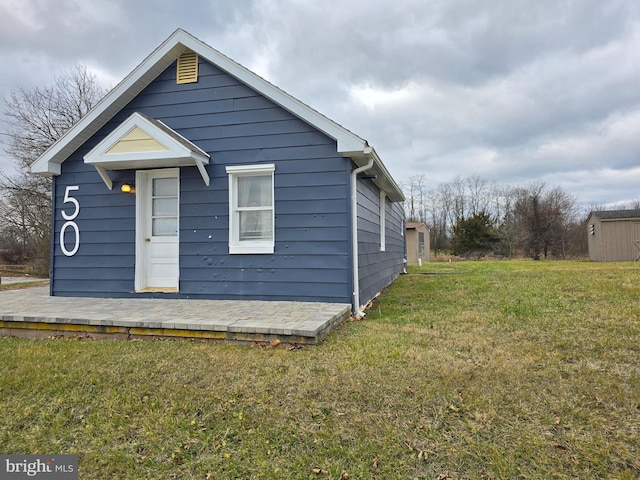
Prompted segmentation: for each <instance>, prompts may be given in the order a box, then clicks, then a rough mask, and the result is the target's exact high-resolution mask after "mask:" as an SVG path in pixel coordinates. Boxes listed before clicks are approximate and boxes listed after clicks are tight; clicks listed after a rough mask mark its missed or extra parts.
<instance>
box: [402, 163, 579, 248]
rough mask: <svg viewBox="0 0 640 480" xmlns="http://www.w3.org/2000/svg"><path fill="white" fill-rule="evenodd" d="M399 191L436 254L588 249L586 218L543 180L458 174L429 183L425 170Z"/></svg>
mask: <svg viewBox="0 0 640 480" xmlns="http://www.w3.org/2000/svg"><path fill="white" fill-rule="evenodd" d="M403 191H404V193H405V198H406V200H405V213H406V217H407V219H408V221H415V222H423V223H425V224H426V225H427V226H428V227H429V228H430V230H431V248H432V250H433V251H434V254H435V255H438V254H440V253H452V254H454V255H461V256H483V255H487V254H494V255H496V256H500V257H515V256H525V257H530V258H533V259H536V260H537V259H541V258H569V257H578V256H583V255H586V253H587V237H586V230H585V223H584V221H585V218H581V216H580V213H579V212H578V208H577V203H576V199H575V197H574V196H572V195H571V194H569V193H567V192H565V191H564V190H562V189H561V188H560V187H550V186H547V185H546V184H544V183H542V182H533V183H531V184H528V185H524V186H509V185H500V184H497V183H495V182H490V181H488V180H486V179H484V178H482V177H480V176H469V177H461V176H458V177H456V178H455V179H454V180H452V181H450V182H444V183H440V184H439V185H437V186H436V187H435V188H433V187H432V186H431V185H429V182H428V177H427V176H425V175H415V176H413V177H411V178H410V179H409V180H408V181H407V182H406V183H405V184H404V185H403ZM582 217H584V215H583V216H582Z"/></svg>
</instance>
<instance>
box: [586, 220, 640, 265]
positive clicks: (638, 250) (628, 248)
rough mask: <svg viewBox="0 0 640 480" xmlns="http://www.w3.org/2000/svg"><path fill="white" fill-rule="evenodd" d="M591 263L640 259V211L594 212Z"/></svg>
mask: <svg viewBox="0 0 640 480" xmlns="http://www.w3.org/2000/svg"><path fill="white" fill-rule="evenodd" d="M587 237H588V243H589V260H591V261H593V262H624V261H633V260H636V261H637V260H640V210H610V211H601V212H599V211H594V212H591V213H590V214H589V217H588V219H587Z"/></svg>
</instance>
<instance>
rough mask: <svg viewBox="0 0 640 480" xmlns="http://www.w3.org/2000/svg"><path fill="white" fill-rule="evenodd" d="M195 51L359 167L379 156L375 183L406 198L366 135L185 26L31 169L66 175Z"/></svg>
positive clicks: (373, 171) (395, 197)
mask: <svg viewBox="0 0 640 480" xmlns="http://www.w3.org/2000/svg"><path fill="white" fill-rule="evenodd" d="M189 50H191V51H193V52H196V53H197V54H198V55H200V56H201V57H203V58H204V59H206V60H207V61H208V62H210V63H212V64H213V65H215V66H217V67H218V68H220V69H222V70H224V71H225V72H227V73H228V74H230V75H231V76H233V77H235V78H237V79H238V80H240V81H241V82H243V83H244V84H246V85H247V86H249V87H251V88H253V89H254V90H255V91H256V92H258V93H260V94H261V95H264V96H265V97H267V98H269V99H270V100H271V101H273V102H275V103H276V104H278V105H279V106H281V107H282V108H284V109H285V110H287V111H289V112H290V113H292V114H293V115H295V116H297V117H298V118H300V119H301V120H303V121H305V122H307V123H308V124H310V125H311V126H313V127H315V128H317V129H318V130H320V131H321V132H323V133H325V134H326V135H327V136H329V137H331V138H333V139H334V140H335V141H336V143H337V152H338V154H340V155H341V156H343V157H349V158H351V159H352V160H353V161H354V163H355V164H356V165H358V166H362V165H366V164H367V163H368V162H369V159H371V158H373V159H374V166H373V167H372V168H371V169H370V170H368V173H371V174H372V175H375V176H376V178H375V180H374V182H375V183H376V184H377V185H378V186H379V188H381V189H382V190H384V191H385V192H386V193H387V196H388V197H389V198H390V199H391V200H392V201H403V200H404V195H403V193H402V190H401V189H400V187H399V186H398V184H397V183H396V182H395V180H394V179H393V178H392V177H391V175H390V173H389V171H388V170H387V168H386V167H385V166H384V164H383V163H382V161H381V160H380V157H379V156H378V154H377V153H376V151H375V150H374V149H373V148H372V147H371V146H370V145H369V143H368V142H367V141H366V140H365V139H363V138H361V137H359V136H358V135H356V134H354V133H353V132H351V131H349V130H347V129H346V128H344V127H343V126H341V125H339V124H337V123H336V122H334V121H333V120H331V119H329V118H327V117H325V116H324V115H322V114H321V113H319V112H318V111H316V110H314V109H313V108H311V107H309V106H308V105H306V104H305V103H303V102H301V101H300V100H298V99H296V98H294V97H292V96H291V95H289V94H288V93H286V92H284V91H283V90H281V89H279V88H278V87H276V86H275V85H273V84H272V83H270V82H268V81H267V80H265V79H264V78H262V77H260V76H259V75H256V74H255V73H253V72H251V71H250V70H248V69H246V68H245V67H243V66H242V65H240V64H239V63H236V62H234V61H233V60H231V59H230V58H228V57H226V56H225V55H223V54H222V53H220V52H219V51H217V50H215V49H214V48H212V47H210V46H209V45H207V44H206V43H204V42H202V41H201V40H199V39H197V38H196V37H194V36H193V35H191V34H189V33H187V32H185V31H184V30H182V29H177V30H176V31H175V32H173V33H172V34H171V35H170V36H169V38H167V39H166V40H165V41H164V42H163V43H162V44H161V45H160V46H159V47H158V48H156V49H155V50H154V51H153V52H152V53H151V54H150V55H149V56H148V57H147V58H145V59H144V60H143V61H142V63H141V64H140V65H138V66H137V67H136V68H135V69H134V70H133V71H132V72H131V73H130V74H129V75H127V76H126V77H125V78H124V79H123V80H122V81H121V82H120V83H119V84H118V85H116V87H114V88H113V89H112V90H111V91H110V92H109V93H108V94H107V95H106V96H105V97H104V98H103V99H102V100H101V101H100V102H99V103H98V104H97V105H96V106H95V107H94V108H93V109H92V110H91V111H90V112H89V113H87V115H85V116H84V117H83V118H82V119H80V121H79V122H78V123H76V124H75V125H74V126H73V127H72V128H70V129H69V130H68V131H67V132H66V133H65V134H64V135H63V136H62V137H61V138H60V139H59V140H58V141H57V142H55V143H54V144H53V145H52V146H51V147H50V148H49V149H48V150H47V151H46V152H44V153H43V154H42V155H41V156H40V157H39V158H38V159H37V160H36V161H35V162H33V164H32V165H31V168H30V170H31V172H32V173H36V174H40V175H49V176H51V175H60V171H61V170H60V165H61V164H62V163H63V162H64V161H65V160H66V159H67V158H68V157H69V156H70V155H71V154H72V153H73V152H75V151H76V149H78V148H79V147H80V146H81V145H82V144H83V143H84V142H86V141H87V140H88V139H89V138H91V136H92V135H93V134H95V133H96V132H97V131H98V130H99V129H100V128H101V127H103V126H104V125H105V124H106V123H107V122H108V121H109V120H110V119H111V118H112V117H113V116H114V115H116V114H117V113H118V112H119V111H120V110H121V109H122V108H124V107H125V106H126V105H127V104H128V103H129V102H130V101H131V100H132V99H133V98H135V97H136V96H137V95H138V94H139V93H140V92H141V91H142V90H143V89H144V88H145V87H147V85H149V84H150V83H151V82H152V81H153V80H154V79H155V78H156V77H157V76H158V75H159V74H160V73H162V72H163V71H164V70H165V69H166V68H167V67H169V66H170V65H171V64H172V63H173V62H174V61H176V60H177V59H178V57H180V55H182V54H183V53H185V52H187V51H189Z"/></svg>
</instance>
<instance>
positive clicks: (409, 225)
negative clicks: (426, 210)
mask: <svg viewBox="0 0 640 480" xmlns="http://www.w3.org/2000/svg"><path fill="white" fill-rule="evenodd" d="M422 226H424V227H426V225H425V224H424V223H423V222H407V227H406V228H407V229H415V228H420V227H422Z"/></svg>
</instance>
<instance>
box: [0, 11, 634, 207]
mask: <svg viewBox="0 0 640 480" xmlns="http://www.w3.org/2000/svg"><path fill="white" fill-rule="evenodd" d="M178 27H180V28H183V29H185V30H187V31H188V32H189V33H191V34H193V35H194V36H196V37H198V38H199V39H201V40H203V41H204V42H206V43H208V44H209V45H210V46H212V47H213V48H215V49H217V50H219V51H221V52H222V53H224V54H225V55H227V56H229V57H231V58H233V59H234V60H236V61H237V62H239V63H241V64H243V65H244V66H245V67H247V68H249V69H251V70H253V71H255V72H256V73H258V74H259V75H261V76H263V77H265V78H266V79H267V80H269V81H270V82H272V83H274V84H275V85H277V86H279V87H280V88H282V89H283V90H285V91H287V92H288V93H290V94H291V95H293V96H294V97H296V98H298V99H300V100H302V101H303V102H305V103H307V104H308V105H310V106H312V107H313V108H315V109H317V110H319V111H320V112H321V113H323V114H325V115H327V116H328V117H330V118H331V119H333V120H335V121H336V122H338V123H340V124H341V125H343V126H345V127H346V128H348V129H350V130H351V131H353V132H355V133H356V134H358V135H360V136H361V137H363V138H366V139H367V140H368V141H369V143H370V144H371V145H373V146H374V147H375V148H376V150H377V151H378V154H379V155H380V157H381V158H382V160H383V162H384V163H385V165H386V166H387V168H388V169H389V171H390V172H391V174H392V175H393V176H394V177H395V179H396V181H397V182H398V183H403V182H405V181H407V179H408V178H409V177H410V176H412V175H416V174H424V175H425V176H426V179H427V182H428V184H429V185H430V186H431V187H433V188H436V187H437V185H438V184H439V183H441V182H447V181H451V180H453V179H454V178H455V177H456V176H458V175H461V176H463V177H466V176H471V175H479V176H481V177H483V178H485V179H487V180H489V181H495V182H497V183H500V184H511V185H523V184H528V183H531V182H537V181H541V182H545V183H546V184H547V185H549V186H559V187H562V188H563V189H564V190H565V191H567V192H569V193H572V194H573V195H575V196H576V198H577V199H578V201H579V202H581V204H583V205H584V206H585V208H586V207H588V206H589V205H591V204H600V205H602V204H616V203H621V202H630V201H632V200H634V199H640V2H639V1H638V0H414V1H412V0H366V1H360V0H357V1H356V0H321V1H319V0H215V1H214V0H191V1H186V0H181V1H169V0H167V1H162V0H0V65H2V75H1V76H0V98H6V97H7V95H8V94H9V93H10V92H11V91H14V90H15V89H17V88H18V87H20V86H26V87H28V86H31V85H33V86H46V85H49V84H51V83H52V81H53V77H54V75H55V74H56V73H57V72H59V71H60V70H61V69H65V68H67V69H68V68H71V67H73V66H75V65H78V64H84V65H86V66H87V67H89V69H90V70H91V71H92V72H93V73H95V74H96V75H97V77H98V79H99V81H100V82H101V83H102V84H104V85H105V86H106V87H113V86H115V85H116V84H117V83H118V82H119V81H120V80H121V79H122V78H123V77H124V76H125V75H127V74H128V73H129V72H130V71H131V70H133V68H135V67H136V66H137V65H138V64H139V63H140V62H141V61H142V60H143V59H144V58H145V57H146V56H147V55H148V54H149V53H151V51H153V49H155V48H156V47H157V46H158V45H159V44H160V43H161V42H162V41H164V40H165V39H166V38H167V37H168V36H169V35H170V34H171V33H172V32H173V31H174V30H175V29H176V28H178ZM3 131H5V129H4V126H3V125H1V124H0V132H3ZM2 140H4V141H6V137H3V136H2V135H0V141H2ZM9 165H10V160H9V159H7V158H6V155H4V156H3V154H0V169H3V170H5V171H6V170H7V169H8V168H9Z"/></svg>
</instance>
